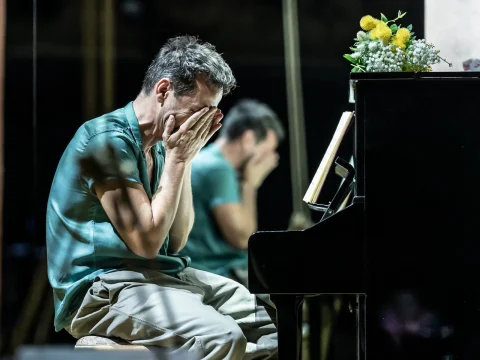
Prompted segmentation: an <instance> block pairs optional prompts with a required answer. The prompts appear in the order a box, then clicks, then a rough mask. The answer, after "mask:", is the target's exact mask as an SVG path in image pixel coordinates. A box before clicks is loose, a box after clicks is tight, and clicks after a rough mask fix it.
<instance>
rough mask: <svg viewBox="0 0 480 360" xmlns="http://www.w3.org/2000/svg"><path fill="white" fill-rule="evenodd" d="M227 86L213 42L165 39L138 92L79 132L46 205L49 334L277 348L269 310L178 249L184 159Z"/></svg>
mask: <svg viewBox="0 0 480 360" xmlns="http://www.w3.org/2000/svg"><path fill="white" fill-rule="evenodd" d="M234 86H235V78H234V77H233V75H232V72H231V70H230V68H229V66H228V65H227V64H226V63H225V61H224V60H223V59H222V57H221V56H220V55H219V54H218V53H217V52H216V51H215V48H214V47H213V46H212V45H210V44H208V43H205V44H202V43H200V42H199V41H198V40H197V39H196V38H193V37H189V36H182V37H177V38H173V39H170V40H169V41H168V42H167V43H166V44H165V45H164V46H163V47H162V48H161V49H160V52H159V53H158V55H157V56H156V57H155V59H154V60H153V62H152V63H151V65H150V67H149V68H148V71H147V73H146V75H145V79H144V82H143V87H142V90H141V92H140V94H139V95H138V97H137V98H136V99H135V101H133V102H131V103H129V104H128V105H127V106H125V107H124V108H121V109H118V110H116V111H114V112H112V113H109V114H106V115H103V116H101V117H99V118H96V119H93V120H91V121H88V122H86V123H85V124H83V125H82V126H81V127H80V128H79V129H78V131H77V132H76V134H75V136H74V137H73V139H72V141H71V142H70V144H69V145H68V147H67V149H66V150H65V152H64V154H63V156H62V158H61V160H60V163H59V165H58V168H57V171H56V174H55V178H54V180H53V184H52V188H51V192H50V197H49V200H48V209H47V250H48V277H49V281H50V283H51V285H52V287H53V290H54V298H55V328H56V330H57V331H60V330H61V329H62V328H65V329H66V330H67V331H68V332H69V333H70V334H72V335H73V336H74V337H75V338H80V337H83V336H86V335H97V336H105V337H116V338H121V339H124V340H127V341H129V342H130V343H132V344H142V345H157V346H163V347H174V348H175V349H179V351H181V350H185V351H187V352H188V353H189V354H190V355H195V356H196V358H199V359H257V358H261V359H268V358H273V357H275V356H276V355H275V354H276V348H277V335H276V328H275V325H274V320H272V318H271V315H269V314H268V313H267V308H266V307H265V306H261V305H260V304H257V302H256V301H257V300H256V298H255V296H253V295H252V294H250V293H249V292H248V290H247V289H246V288H245V287H243V286H240V285H239V284H237V283H236V282H234V281H232V280H229V279H226V278H223V277H220V276H216V275H214V274H210V273H207V272H203V271H199V270H195V269H193V268H190V267H188V266H189V261H190V259H189V258H188V257H183V256H179V255H176V254H177V253H178V252H179V251H180V250H181V249H182V248H183V247H184V246H185V243H186V241H187V237H188V234H189V231H190V229H191V227H192V224H193V221H194V218H193V207H192V193H191V179H190V177H191V166H192V159H193V158H194V156H195V155H196V154H197V153H198V152H199V150H200V149H201V148H202V147H203V146H204V145H205V143H206V142H207V141H208V140H209V138H210V137H211V136H212V135H213V134H214V133H215V132H216V131H217V130H218V129H219V128H220V126H221V124H220V120H221V118H222V113H221V111H220V110H218V108H217V106H218V104H219V102H220V99H221V98H222V96H223V95H225V94H228V93H229V92H230V90H231V89H232V88H233V87H234ZM268 310H270V309H268Z"/></svg>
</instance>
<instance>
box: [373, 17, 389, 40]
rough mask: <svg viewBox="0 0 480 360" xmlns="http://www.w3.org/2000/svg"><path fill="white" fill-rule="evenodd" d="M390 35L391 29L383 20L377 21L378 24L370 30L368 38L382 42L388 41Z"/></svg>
mask: <svg viewBox="0 0 480 360" xmlns="http://www.w3.org/2000/svg"><path fill="white" fill-rule="evenodd" d="M391 37H392V30H390V28H389V27H388V26H387V24H385V23H384V22H383V21H381V22H380V23H378V25H377V26H376V27H375V29H373V30H372V31H370V38H371V39H372V40H376V39H379V40H382V41H383V42H384V43H386V42H388V41H389V40H390V38H391Z"/></svg>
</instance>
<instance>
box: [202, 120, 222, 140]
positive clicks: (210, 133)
mask: <svg viewBox="0 0 480 360" xmlns="http://www.w3.org/2000/svg"><path fill="white" fill-rule="evenodd" d="M221 127H222V124H215V125H213V126H212V127H211V129H210V131H209V132H208V135H207V139H206V141H207V142H208V140H210V138H211V137H212V136H213V134H215V133H216V132H217V131H218V130H219V129H220V128H221Z"/></svg>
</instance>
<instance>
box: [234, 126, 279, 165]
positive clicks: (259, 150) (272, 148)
mask: <svg viewBox="0 0 480 360" xmlns="http://www.w3.org/2000/svg"><path fill="white" fill-rule="evenodd" d="M277 147H278V138H277V135H276V134H275V132H274V131H273V130H268V131H267V136H266V137H265V138H264V139H263V140H261V141H259V142H255V143H253V144H250V145H249V146H247V147H244V159H243V161H242V163H241V165H240V169H239V171H240V173H242V172H243V170H244V169H245V165H246V164H247V163H248V161H249V160H250V159H251V158H252V157H253V156H255V155H259V156H260V157H263V156H268V155H270V154H273V153H275V152H276V151H277Z"/></svg>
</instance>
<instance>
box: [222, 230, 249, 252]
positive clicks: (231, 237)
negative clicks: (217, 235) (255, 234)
mask: <svg viewBox="0 0 480 360" xmlns="http://www.w3.org/2000/svg"><path fill="white" fill-rule="evenodd" d="M251 235H252V234H251V233H250V232H246V231H242V230H239V231H232V232H231V233H229V234H226V240H227V242H228V243H229V244H230V246H231V247H233V248H234V249H238V250H246V249H247V248H248V239H250V236H251Z"/></svg>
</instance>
